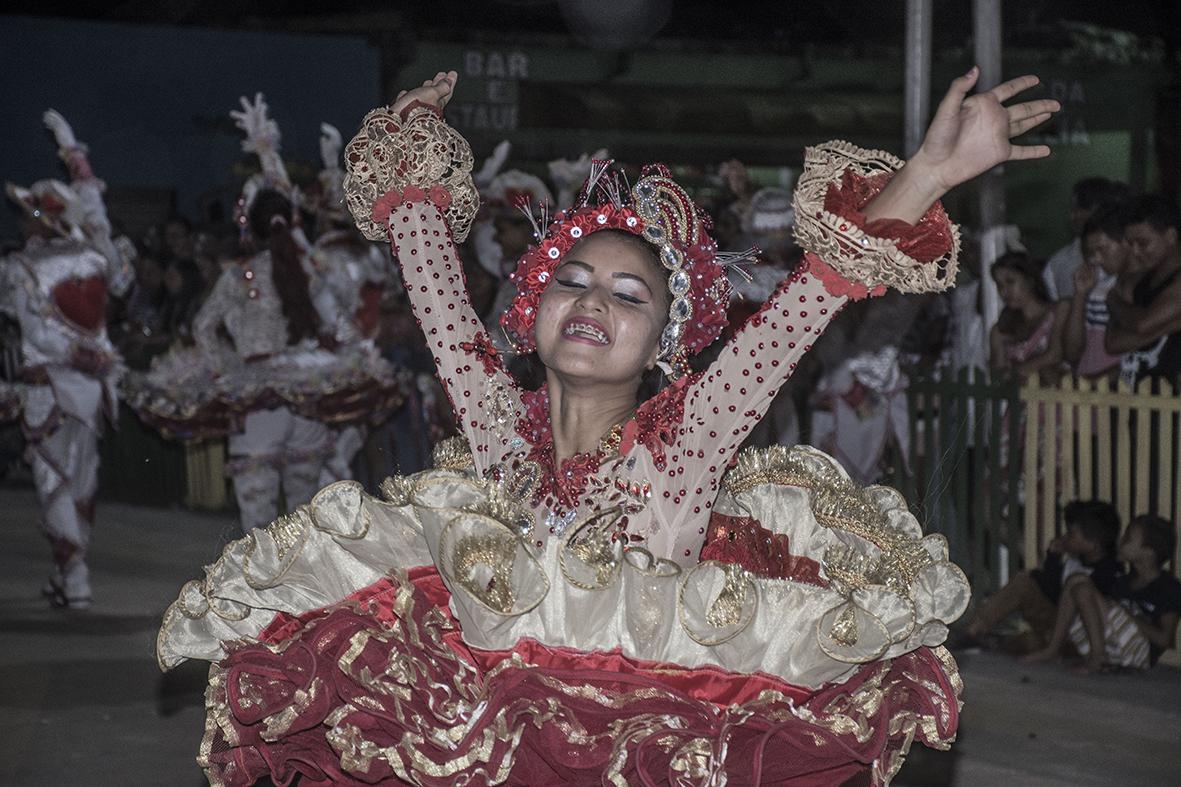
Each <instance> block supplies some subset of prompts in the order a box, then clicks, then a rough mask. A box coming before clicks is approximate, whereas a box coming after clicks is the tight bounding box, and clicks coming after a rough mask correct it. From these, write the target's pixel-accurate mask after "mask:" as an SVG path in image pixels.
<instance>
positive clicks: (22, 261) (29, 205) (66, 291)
mask: <svg viewBox="0 0 1181 787" xmlns="http://www.w3.org/2000/svg"><path fill="white" fill-rule="evenodd" d="M46 122H47V125H49V126H50V128H51V129H53V130H54V131H55V133H56V134H57V138H58V143H59V146H60V148H61V156H62V159H63V160H64V161H65V162H66V165H67V166H68V168H69V170H70V174H71V176H72V184H71V185H70V186H66V185H65V184H62V183H58V182H56V181H41V182H39V183H37V184H34V186H33V187H32V188H31V189H30V190H27V191H26V190H23V189H19V188H17V187H13V186H11V185H10V186H9V189H8V192H9V195H10V196H12V197H13V198H14V199H16V200H17V201H18V202H20V203H21V205H22V207H24V208H25V209H26V210H27V211H29V212H30V213H31V215H33V216H34V217H36V218H39V219H41V220H42V221H43V222H44V223H45V224H46V225H47V226H50V227H51V228H52V229H53V231H54V232H55V233H56V235H57V237H53V238H52V239H49V240H46V239H42V238H39V237H34V238H32V239H30V240H29V241H28V242H27V243H26V244H25V247H24V248H23V249H21V250H20V251H17V252H14V253H12V254H10V255H9V256H8V257H7V258H5V259H4V260H3V262H2V263H0V310H2V311H4V312H6V313H8V314H9V315H11V316H12V317H13V318H14V319H15V320H16V321H17V323H18V324H19V325H20V330H21V354H22V372H21V376H22V379H23V383H24V385H23V389H22V391H21V398H22V410H23V412H22V418H23V422H22V423H23V428H24V432H25V438H26V440H27V442H28V458H29V461H30V463H31V464H32V468H33V479H34V482H35V484H36V487H37V496H38V498H39V499H40V501H41V506H42V509H43V514H44V528H45V533H46V535H47V536H48V538H49V541H50V543H51V544H52V547H53V562H54V569H53V572H52V573H51V575H50V583H49V586H48V587H47V588H46V591H47V593H48V594H51V595H52V597H53V598H54V600H55V603H58V604H67V605H70V606H74V607H85V606H87V605H89V603H90V600H91V588H90V573H89V568H88V566H87V562H86V556H87V552H88V551H89V548H90V531H91V526H92V525H93V521H94V498H95V493H96V491H97V485H98V435H99V432H100V431H101V428H102V418H103V413H106V415H107V416H108V417H109V418H111V419H112V421H114V419H115V417H116V413H117V409H116V408H117V403H118V399H117V394H116V385H117V383H118V380H119V377H120V375H121V373H122V371H123V367H122V360H121V359H120V357H119V354H118V352H117V351H116V350H115V348H114V347H113V346H112V344H111V341H110V339H109V338H108V337H107V329H106V306H107V297H108V295H109V294H114V295H119V294H122V293H123V292H124V291H125V290H126V289H127V287H128V286H129V285H130V283H131V280H132V272H131V267H130V264H129V263H130V260H129V259H128V257H129V256H130V253H129V252H128V251H127V249H128V245H127V244H126V242H125V241H124V239H119V242H118V243H116V242H113V241H112V240H111V238H110V224H109V222H108V220H107V215H106V208H105V206H104V204H103V199H102V191H103V188H104V186H103V183H102V181H100V180H98V179H97V178H96V177H95V176H94V173H93V172H92V171H91V169H90V165H89V162H88V161H87V158H86V152H85V149H84V148H83V147H82V146H81V145H79V144H78V143H77V142H76V141H75V140H74V139H73V134H72V132H70V130H69V127H68V125H66V124H65V121H64V120H62V119H61V117H60V115H57V113H55V112H53V111H52V110H50V112H48V113H46Z"/></svg>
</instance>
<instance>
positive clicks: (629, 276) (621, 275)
mask: <svg viewBox="0 0 1181 787" xmlns="http://www.w3.org/2000/svg"><path fill="white" fill-rule="evenodd" d="M611 278H613V279H634V280H635V281H638V282H639V283H640V284H643V285H644V289H645V290H647V291H648V294H649V295H651V294H652V287H651V285H649V284H648V282H647V281H646V280H645V279H644V277H643V276H637V275H636V274H634V273H624V272H623V271H620V272H619V273H615V274H612V276H611Z"/></svg>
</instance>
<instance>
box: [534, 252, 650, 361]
mask: <svg viewBox="0 0 1181 787" xmlns="http://www.w3.org/2000/svg"><path fill="white" fill-rule="evenodd" d="M639 242H641V243H642V242H643V241H639ZM668 306H669V295H668V285H667V283H666V281H665V279H664V276H663V269H661V268H660V267H659V266H658V264H657V263H656V262H655V261H654V260H653V259H652V258H651V257H650V256H649V255H647V254H646V253H645V252H644V250H643V249H640V248H637V247H636V242H634V241H631V240H629V239H626V238H619V237H614V236H613V235H611V234H610V233H602V232H600V233H596V234H594V235H590V236H589V237H587V238H584V239H583V240H582V241H580V242H579V243H578V244H576V245H575V246H574V247H573V248H572V249H570V251H569V252H568V253H567V254H566V256H565V258H564V259H563V260H562V264H561V265H559V266H558V268H557V269H556V270H555V271H554V274H553V277H552V278H551V279H550V282H549V284H548V286H547V287H546V289H545V291H544V292H543V293H542V295H541V303H540V305H539V308H538V313H537V323H536V333H537V354H538V356H540V358H541V362H542V363H543V364H545V366H546V368H547V369H550V370H552V371H554V372H558V373H560V374H562V375H563V376H565V377H568V378H572V379H582V380H586V381H588V382H596V383H616V382H617V383H627V384H632V383H638V382H639V379H640V376H641V375H642V374H643V373H644V371H645V370H646V369H650V368H652V366H654V365H655V363H656V358H657V354H658V351H659V342H660V333H661V331H662V330H663V329H664V325H665V323H666V322H667V321H668Z"/></svg>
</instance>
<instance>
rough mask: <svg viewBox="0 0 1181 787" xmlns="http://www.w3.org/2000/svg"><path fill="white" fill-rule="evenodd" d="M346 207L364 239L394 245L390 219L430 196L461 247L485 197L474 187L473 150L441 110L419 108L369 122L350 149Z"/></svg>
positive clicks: (374, 115) (379, 112) (378, 113)
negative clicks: (420, 197)
mask: <svg viewBox="0 0 1181 787" xmlns="http://www.w3.org/2000/svg"><path fill="white" fill-rule="evenodd" d="M344 157H345V165H346V167H347V168H348V173H347V174H346V175H345V178H344V192H345V201H346V203H347V204H348V206H349V210H350V211H351V212H352V214H353V220H354V221H356V223H357V229H359V230H360V231H361V234H362V235H364V236H365V237H366V238H368V239H369V240H372V241H382V240H388V234H389V214H390V211H391V210H392V208H394V207H396V206H397V205H399V204H401V203H402V202H403V201H407V200H409V201H413V199H414V198H416V197H418V195H424V196H429V198H430V200H431V201H432V202H434V204H436V205H437V206H438V207H439V208H440V209H441V210H442V211H443V215H444V217H445V218H446V220H447V225H448V226H449V227H450V228H451V234H452V236H453V237H454V238H455V241H456V242H457V243H462V242H463V240H464V238H466V237H467V233H468V230H469V229H470V228H471V224H472V220H473V219H474V218H475V215H476V210H477V208H479V205H480V200H479V195H478V194H477V193H476V187H475V184H473V183H472V177H471V172H472V164H473V158H472V149H471V148H470V147H469V146H468V144H467V141H466V140H465V139H464V138H463V137H462V136H460V135H459V133H458V132H457V131H455V130H454V129H452V128H451V127H450V126H448V125H447V124H446V123H445V122H443V119H442V113H441V112H440V111H439V110H438V108H436V107H432V106H429V105H427V104H423V103H421V102H414V103H412V104H410V105H409V106H407V107H406V108H404V109H403V110H401V111H400V112H396V113H395V112H394V111H393V110H391V109H390V108H389V107H381V108H379V109H375V110H373V111H372V112H370V113H369V114H368V115H366V116H365V119H364V120H363V121H362V123H361V130H360V131H358V132H357V135H356V136H355V137H353V139H352V141H351V142H349V144H348V147H346V148H345V156H344Z"/></svg>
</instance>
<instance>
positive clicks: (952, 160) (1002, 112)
mask: <svg viewBox="0 0 1181 787" xmlns="http://www.w3.org/2000/svg"><path fill="white" fill-rule="evenodd" d="M979 76H980V69H978V68H976V67H975V66H973V68H972V70H971V71H969V72H968V73H967V74H964V75H963V76H962V77H959V78H958V79H956V80H955V81H953V82H952V83H951V88H950V89H949V90H948V91H947V95H946V96H944V97H943V100H942V101H941V102H939V109H938V110H936V112H935V119H934V120H932V121H931V125H930V127H929V128H928V129H927V134H926V136H925V137H923V144H922V146H921V147H920V148H919V150H918V152H917V153H916V154H915V155H914V158H913V159H912V161H914V162H915V163H916V164H920V165H921V166H923V167H925V168H926V169H928V170H929V173H930V177H932V178H933V179H934V182H935V184H936V185H937V186H938V187H939V188H940V189H941V190H942V191H943V192H947V191H950V190H951V189H952V188H954V187H956V186H958V185H959V184H961V183H964V182H966V181H969V180H971V179H972V178H974V177H976V176H977V175H979V174H981V173H984V172H987V171H988V170H990V169H992V168H993V167H995V166H996V165H998V164H1003V163H1005V162H1006V161H1020V160H1023V159H1036V158H1045V157H1046V156H1048V155H1050V148H1049V147H1048V146H1046V145H1014V144H1013V143H1012V141H1011V140H1012V139H1013V138H1014V137H1016V136H1019V135H1021V134H1024V133H1025V132H1026V131H1029V130H1030V129H1031V128H1033V127H1034V126H1037V125H1040V124H1041V123H1044V122H1046V121H1047V120H1049V119H1050V118H1051V117H1052V116H1053V114H1054V113H1055V112H1057V111H1058V110H1059V109H1061V108H1062V106H1061V105H1060V104H1059V103H1058V102H1057V101H1054V100H1053V99H1048V98H1047V99H1040V100H1037V101H1025V102H1022V103H1020V104H1014V105H1012V106H1009V107H1006V106H1004V102H1006V101H1008V100H1009V99H1011V98H1013V97H1014V96H1016V95H1017V94H1018V93H1023V92H1024V91H1026V90H1029V89H1030V88H1031V87H1034V86H1036V85H1037V84H1038V82H1039V80H1038V78H1037V77H1035V76H1021V77H1017V78H1016V79H1010V80H1009V81H1008V82H1002V83H1001V84H999V85H997V86H996V87H994V88H993V89H992V90H986V91H984V92H983V93H977V94H976V95H974V96H968V91H969V90H971V89H972V86H973V85H975V84H976V80H977V79H978V78H979Z"/></svg>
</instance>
